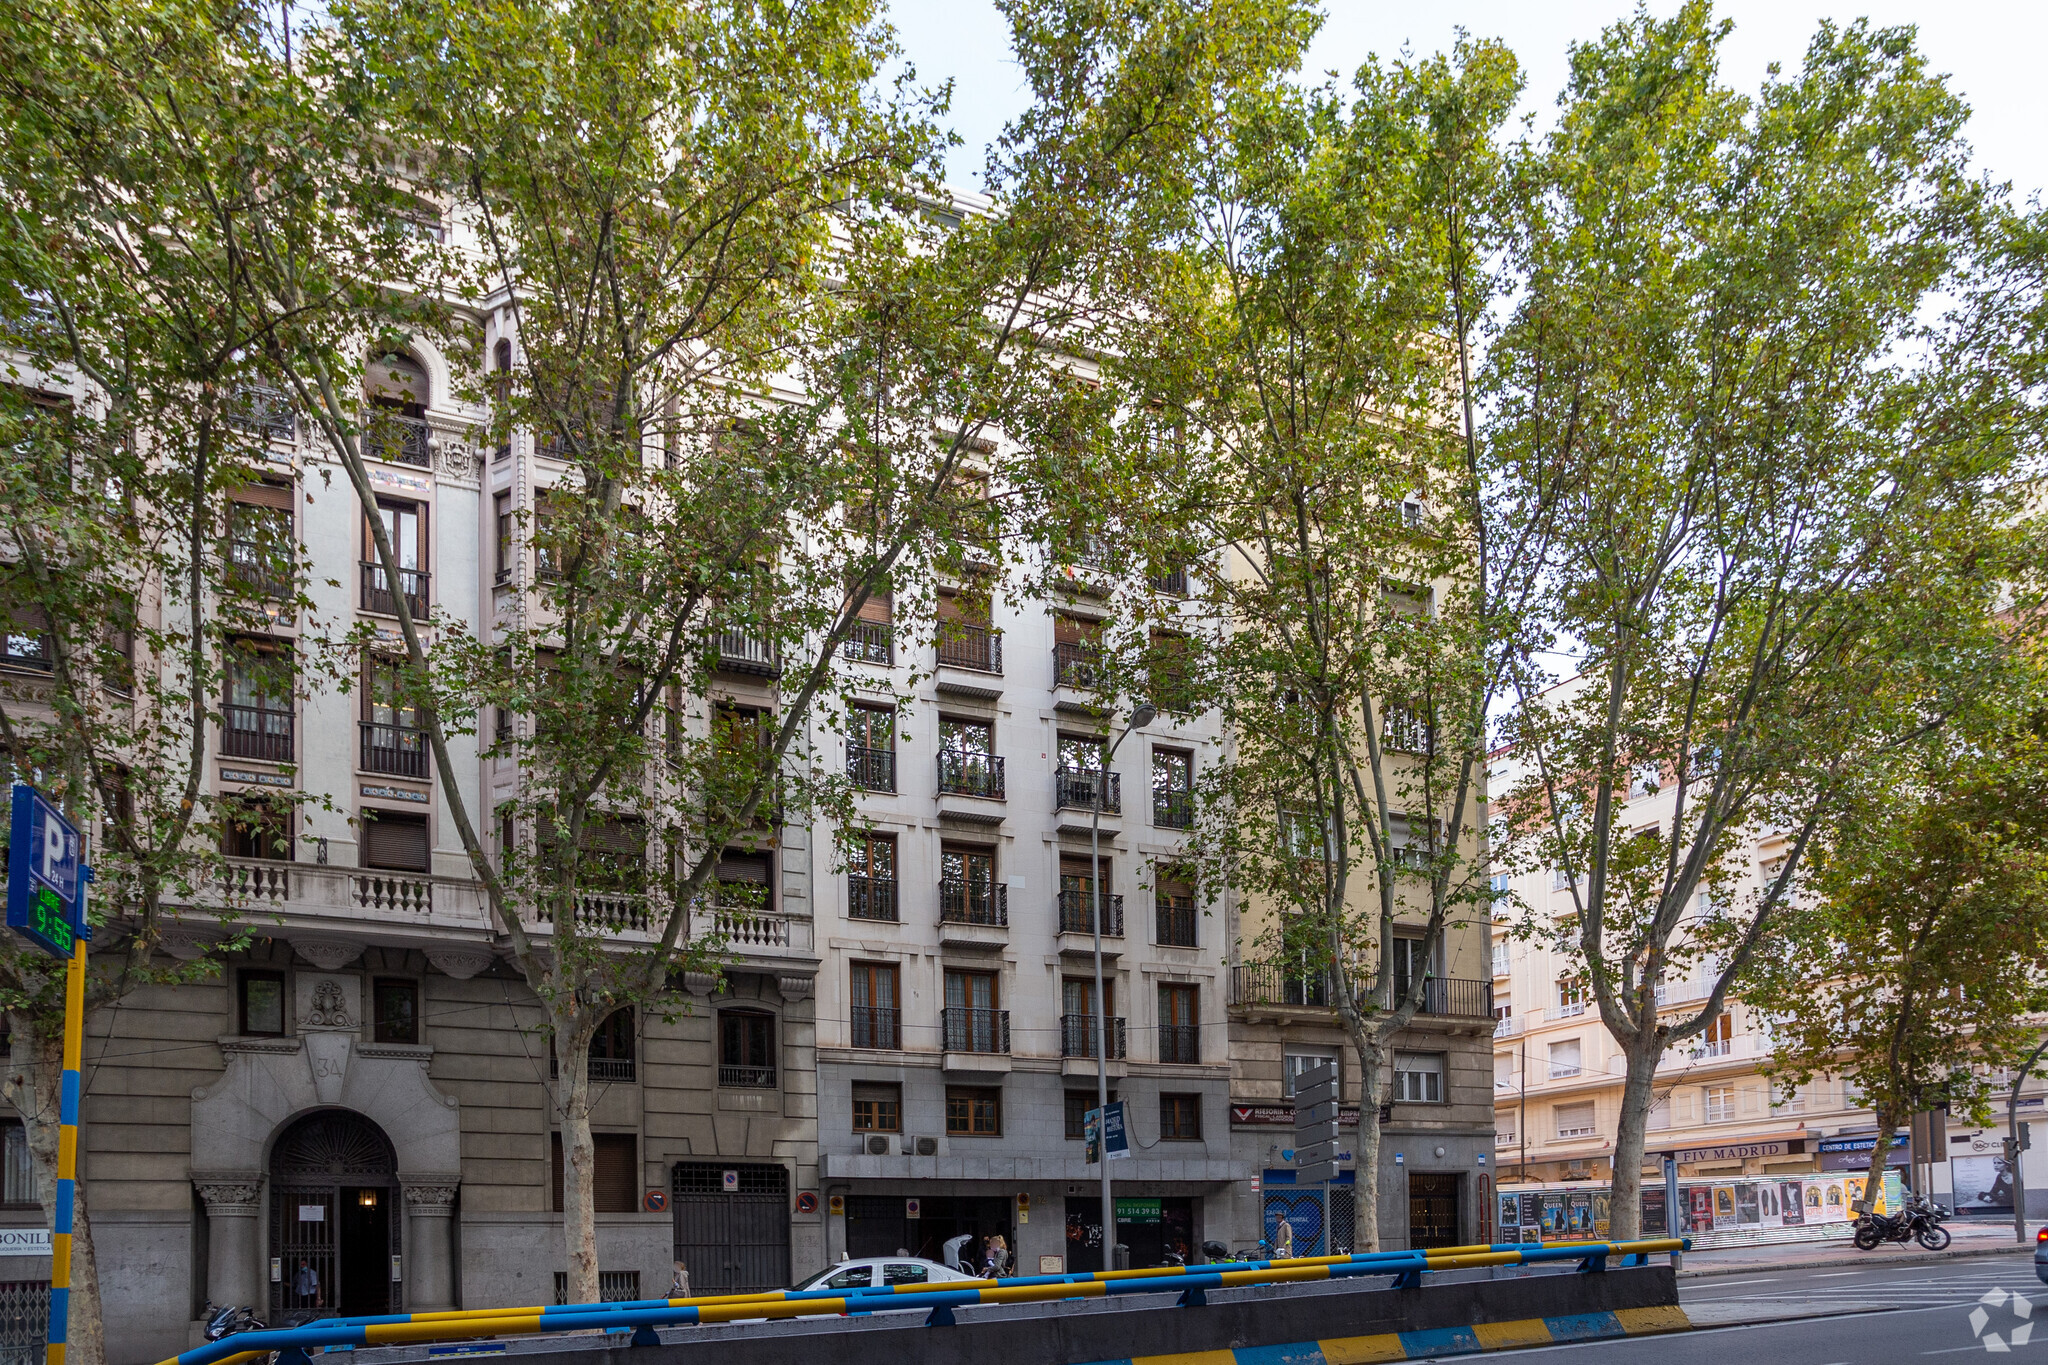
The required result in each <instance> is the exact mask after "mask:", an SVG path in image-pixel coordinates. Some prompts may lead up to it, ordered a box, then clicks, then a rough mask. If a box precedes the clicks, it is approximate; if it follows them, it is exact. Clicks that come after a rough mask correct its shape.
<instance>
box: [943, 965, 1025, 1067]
mask: <svg viewBox="0 0 2048 1365" xmlns="http://www.w3.org/2000/svg"><path fill="white" fill-rule="evenodd" d="M945 989H946V1008H945V1013H944V1016H943V1019H942V1021H941V1022H942V1023H943V1024H944V1026H945V1027H944V1030H943V1032H944V1034H945V1049H946V1051H948V1052H989V1053H994V1052H1008V1051H1009V1050H1010V1029H1009V1023H1008V1021H1007V1020H1006V1019H1005V1018H1003V1016H1002V1011H1001V1010H1000V1009H998V1008H997V997H996V974H995V973H994V972H959V971H949V972H947V973H946V977H945Z"/></svg>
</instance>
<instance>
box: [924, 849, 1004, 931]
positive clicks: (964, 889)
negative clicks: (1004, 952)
mask: <svg viewBox="0 0 2048 1365" xmlns="http://www.w3.org/2000/svg"><path fill="white" fill-rule="evenodd" d="M1008 891H1009V888H1008V887H998V886H997V885H996V851H995V850H994V849H992V848H974V847H968V846H966V845H941V846H940V848H939V919H940V920H941V921H943V922H945V923H948V924H1008V923H1009V921H1010V913H1009V911H1010V901H1009V895H1008Z"/></svg>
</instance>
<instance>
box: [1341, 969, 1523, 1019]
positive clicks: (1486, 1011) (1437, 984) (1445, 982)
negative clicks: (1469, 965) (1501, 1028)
mask: <svg viewBox="0 0 2048 1365" xmlns="http://www.w3.org/2000/svg"><path fill="white" fill-rule="evenodd" d="M1355 984H1356V985H1357V989H1358V1002H1359V1004H1360V1005H1361V1006H1371V1005H1374V1004H1377V1005H1378V1006H1379V1008H1381V1009H1399V1008H1400V1007H1401V1006H1402V1005H1404V1004H1406V1003H1407V1002H1408V1000H1409V998H1410V997H1411V996H1419V997H1420V1000H1419V1002H1418V1003H1417V1005H1416V1007H1415V1012H1416V1013H1417V1014H1422V1015H1428V1016H1430V1017H1432V1018H1437V1019H1491V1018H1493V982H1492V981H1490V980H1488V981H1475V980H1467V979H1465V978H1462V977H1448V976H1429V977H1424V978H1423V979H1422V980H1420V981H1402V982H1396V983H1395V990H1394V992H1393V994H1392V995H1391V996H1390V997H1389V998H1387V999H1385V1000H1382V999H1380V997H1379V994H1378V991H1377V989H1376V988H1377V986H1378V981H1377V979H1376V978H1367V979H1365V980H1364V981H1360V982H1356V983H1355Z"/></svg>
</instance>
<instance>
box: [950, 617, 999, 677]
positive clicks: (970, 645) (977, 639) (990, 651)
mask: <svg viewBox="0 0 2048 1365" xmlns="http://www.w3.org/2000/svg"><path fill="white" fill-rule="evenodd" d="M938 650H939V662H940V663H942V664H944V665H945V666H946V667H947V668H965V669H968V670H971V671H972V672H975V673H997V674H1000V673H1001V672H1002V671H1003V633H1002V632H1001V631H1000V630H996V629H995V628H994V627H992V626H978V625H973V624H971V623H969V622H966V621H944V622H941V623H940V625H939V643H938Z"/></svg>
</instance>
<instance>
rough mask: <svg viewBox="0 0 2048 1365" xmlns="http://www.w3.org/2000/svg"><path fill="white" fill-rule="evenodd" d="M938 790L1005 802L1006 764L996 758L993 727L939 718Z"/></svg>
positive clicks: (970, 721) (975, 722)
mask: <svg viewBox="0 0 2048 1365" xmlns="http://www.w3.org/2000/svg"><path fill="white" fill-rule="evenodd" d="M939 790H940V791H941V792H951V793H954V794H956V795H960V796H985V797H989V798H991V799H993V800H997V801H1000V800H1002V799H1003V794H1004V787H1003V760H1001V759H1000V758H997V757H996V735H995V727H994V726H993V725H991V724H989V723H988V722H987V721H983V720H954V719H950V718H948V717H944V716H941V717H940V718H939Z"/></svg>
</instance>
